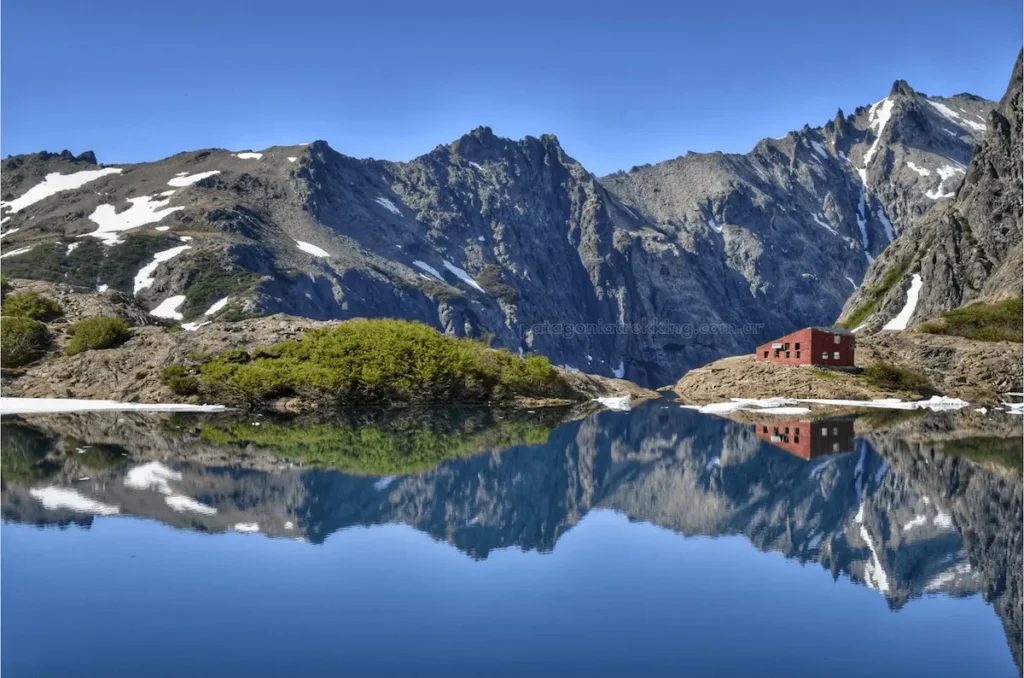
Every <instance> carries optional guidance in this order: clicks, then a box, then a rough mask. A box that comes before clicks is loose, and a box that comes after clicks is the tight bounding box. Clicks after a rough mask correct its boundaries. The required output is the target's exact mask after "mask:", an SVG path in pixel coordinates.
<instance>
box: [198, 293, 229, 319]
mask: <svg viewBox="0 0 1024 678" xmlns="http://www.w3.org/2000/svg"><path fill="white" fill-rule="evenodd" d="M230 298H231V297H230V296H227V297H224V298H223V299H218V300H217V301H215V302H213V303H212V304H210V308H208V309H206V312H204V313H203V315H213V314H214V313H216V312H217V311H219V310H221V309H222V308H224V307H225V306H227V305H228V299H230Z"/></svg>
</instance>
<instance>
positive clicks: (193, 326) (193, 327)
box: [181, 320, 213, 332]
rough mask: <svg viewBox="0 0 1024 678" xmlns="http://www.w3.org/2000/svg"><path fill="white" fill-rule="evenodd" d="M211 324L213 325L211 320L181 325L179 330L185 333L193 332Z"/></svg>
mask: <svg viewBox="0 0 1024 678" xmlns="http://www.w3.org/2000/svg"><path fill="white" fill-rule="evenodd" d="M212 323H213V321H212V320H206V321H203V322H201V323H200V322H192V323H181V329H183V330H185V331H186V332H195V331H196V330H198V329H199V328H200V327H206V326H207V325H210V324H212Z"/></svg>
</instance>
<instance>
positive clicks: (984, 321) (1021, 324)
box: [921, 297, 1024, 344]
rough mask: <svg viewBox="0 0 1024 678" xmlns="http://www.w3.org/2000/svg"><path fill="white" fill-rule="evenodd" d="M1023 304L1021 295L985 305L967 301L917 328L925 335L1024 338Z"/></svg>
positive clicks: (981, 339) (980, 339) (1003, 338)
mask: <svg viewBox="0 0 1024 678" xmlns="http://www.w3.org/2000/svg"><path fill="white" fill-rule="evenodd" d="M1022 317H1024V303H1022V299H1021V297H1016V298H1013V299H1004V300H1003V301H999V302H995V303H991V304H985V303H978V304H971V305H970V306H964V307H963V308H958V309H955V310H953V311H946V312H945V313H943V314H942V315H941V316H939V319H938V320H936V321H934V322H930V323H927V324H925V325H923V326H922V327H921V331H922V332H927V333H929V334H946V335H952V336H957V337H966V338H968V339H974V340H975V341H1013V342H1016V343H1018V344H1019V343H1021V342H1022V341H1024V320H1022Z"/></svg>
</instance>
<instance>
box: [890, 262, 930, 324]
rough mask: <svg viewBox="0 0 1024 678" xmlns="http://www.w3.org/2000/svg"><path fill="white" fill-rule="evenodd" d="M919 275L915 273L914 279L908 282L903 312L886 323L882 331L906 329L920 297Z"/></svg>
mask: <svg viewBox="0 0 1024 678" xmlns="http://www.w3.org/2000/svg"><path fill="white" fill-rule="evenodd" d="M922 286H923V283H922V282H921V274H920V273H915V274H914V277H913V278H911V280H910V289H909V290H907V303H906V304H904V306H903V310H901V311H900V312H899V314H898V315H897V316H896V317H895V318H893V319H892V320H890V321H889V322H887V323H886V324H885V326H884V327H883V328H882V329H883V330H905V329H907V323H908V322H910V318H911V316H913V315H914V310H915V309H917V300H918V298H919V297H920V296H921V287H922Z"/></svg>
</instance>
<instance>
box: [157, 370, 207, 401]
mask: <svg viewBox="0 0 1024 678" xmlns="http://www.w3.org/2000/svg"><path fill="white" fill-rule="evenodd" d="M160 380H161V381H163V382H164V384H166V385H167V387H168V388H169V389H171V391H173V392H174V393H175V394H176V395H180V396H190V395H193V394H195V393H198V392H199V386H200V384H199V378H198V377H196V376H194V375H192V374H191V373H190V372H189V370H188V368H187V367H185V366H184V365H169V366H167V367H165V368H164V369H163V370H162V371H161V372H160Z"/></svg>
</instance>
